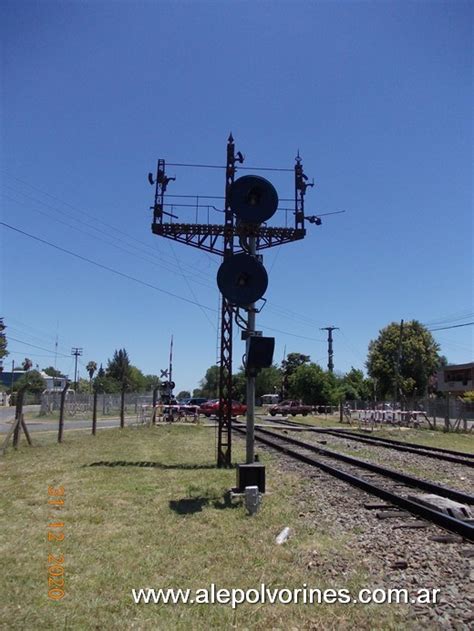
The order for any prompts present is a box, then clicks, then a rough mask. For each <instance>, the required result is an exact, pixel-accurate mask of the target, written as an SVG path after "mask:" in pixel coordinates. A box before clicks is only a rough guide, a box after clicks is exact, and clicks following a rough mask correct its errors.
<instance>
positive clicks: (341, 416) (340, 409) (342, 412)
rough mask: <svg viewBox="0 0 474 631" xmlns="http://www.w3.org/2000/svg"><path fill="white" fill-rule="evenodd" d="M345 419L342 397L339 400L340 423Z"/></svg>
mask: <svg viewBox="0 0 474 631" xmlns="http://www.w3.org/2000/svg"><path fill="white" fill-rule="evenodd" d="M343 419H344V411H343V408H342V399H340V401H339V423H342V422H343Z"/></svg>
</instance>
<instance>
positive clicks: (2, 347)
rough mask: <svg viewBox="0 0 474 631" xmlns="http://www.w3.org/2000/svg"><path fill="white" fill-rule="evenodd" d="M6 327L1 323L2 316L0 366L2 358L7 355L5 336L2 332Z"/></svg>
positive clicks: (0, 325) (0, 326) (0, 324)
mask: <svg viewBox="0 0 474 631" xmlns="http://www.w3.org/2000/svg"><path fill="white" fill-rule="evenodd" d="M6 328H7V327H6V326H5V325H4V324H3V318H0V366H3V362H2V359H3V358H4V357H6V356H7V355H8V351H7V336H6V335H5V333H4V331H5V329H6Z"/></svg>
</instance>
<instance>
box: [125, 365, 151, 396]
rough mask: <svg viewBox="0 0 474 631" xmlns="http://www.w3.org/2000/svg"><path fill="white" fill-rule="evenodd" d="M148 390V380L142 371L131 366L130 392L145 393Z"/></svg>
mask: <svg viewBox="0 0 474 631" xmlns="http://www.w3.org/2000/svg"><path fill="white" fill-rule="evenodd" d="M146 389H147V380H146V377H145V375H144V374H143V373H142V371H141V370H140V369H139V368H137V367H136V366H130V379H129V383H128V390H131V391H132V392H145V391H146Z"/></svg>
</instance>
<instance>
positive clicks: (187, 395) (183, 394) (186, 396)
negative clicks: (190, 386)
mask: <svg viewBox="0 0 474 631" xmlns="http://www.w3.org/2000/svg"><path fill="white" fill-rule="evenodd" d="M176 398H177V399H178V401H179V400H180V399H190V398H191V393H190V392H189V390H181V392H178V395H177V396H176Z"/></svg>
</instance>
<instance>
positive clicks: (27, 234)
mask: <svg viewBox="0 0 474 631" xmlns="http://www.w3.org/2000/svg"><path fill="white" fill-rule="evenodd" d="M0 225H2V226H5V228H9V229H10V230H14V231H15V232H18V233H19V234H23V235H24V236H26V237H29V238H30V239H34V240H35V241H39V242H40V243H44V244H46V245H49V246H50V247H52V248H55V249H56V250H59V251H60V252H65V253H66V254H70V255H71V256H74V257H76V258H77V259H80V260H81V261H86V263H90V264H91V265H95V266H96V267H100V268H101V269H105V270H107V271H108V272H112V274H116V275H117V276H122V277H123V278H127V279H128V280H133V281H134V282H136V283H139V284H140V285H144V286H145V287H150V288H151V289H154V290H155V291H159V292H161V293H163V294H166V295H168V296H173V298H177V299H178V300H182V301H183V302H187V303H189V304H192V305H196V306H198V307H202V308H203V309H208V310H209V311H213V312H214V311H215V310H214V309H212V308H211V307H208V306H206V305H201V304H200V303H198V302H195V301H194V300H190V299H189V298H184V297H183V296H178V294H174V293H173V292H171V291H168V290H166V289H162V288H161V287H157V286H156V285H152V284H151V283H147V282H146V281H144V280H140V279H139V278H135V277H134V276H130V275H129V274H125V273H124V272H119V271H118V270H116V269H114V268H113V267H108V265H103V264H102V263H98V262H97V261H93V260H92V259H89V258H87V257H86V256H82V255H81V254H77V253H76V252H72V251H71V250H67V249H66V248H62V247H60V246H59V245H56V244H54V243H51V242H50V241H46V240H45V239H41V238H40V237H37V236H35V235H32V234H29V233H28V232H25V231H24V230H20V229H19V228H15V227H14V226H10V225H9V224H7V223H5V222H4V221H0Z"/></svg>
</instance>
